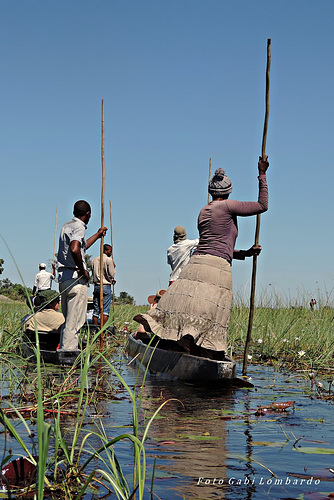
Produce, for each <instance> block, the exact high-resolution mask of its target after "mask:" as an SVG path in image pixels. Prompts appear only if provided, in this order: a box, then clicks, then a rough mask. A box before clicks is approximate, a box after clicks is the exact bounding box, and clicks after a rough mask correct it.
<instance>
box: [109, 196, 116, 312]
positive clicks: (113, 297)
mask: <svg viewBox="0 0 334 500" xmlns="http://www.w3.org/2000/svg"><path fill="white" fill-rule="evenodd" d="M109 211H110V245H111V258H112V260H113V261H114V242H113V234H112V211H111V201H110V200H109ZM112 313H113V322H114V314H115V285H114V283H113V284H112Z"/></svg>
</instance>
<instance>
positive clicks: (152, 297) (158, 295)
mask: <svg viewBox="0 0 334 500" xmlns="http://www.w3.org/2000/svg"><path fill="white" fill-rule="evenodd" d="M164 293H166V290H164V289H163V288H162V289H161V290H158V291H157V293H156V294H155V295H149V296H148V297H147V302H148V303H149V304H154V302H159V300H160V299H161V297H162V296H163V295H164Z"/></svg>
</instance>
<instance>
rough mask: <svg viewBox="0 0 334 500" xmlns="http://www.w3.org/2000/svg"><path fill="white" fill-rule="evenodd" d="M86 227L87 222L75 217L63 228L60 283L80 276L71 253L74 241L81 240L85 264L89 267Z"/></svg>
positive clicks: (59, 266)
mask: <svg viewBox="0 0 334 500" xmlns="http://www.w3.org/2000/svg"><path fill="white" fill-rule="evenodd" d="M86 227H87V226H86V224H85V223H84V222H83V221H82V220H81V219H78V218H77V217H73V219H72V220H70V221H68V222H66V224H64V225H63V227H62V228H61V232H60V236H59V248H58V255H57V260H58V277H59V279H58V281H59V283H62V282H63V281H66V280H69V279H71V278H77V277H78V273H77V271H76V269H77V265H76V263H75V262H74V260H73V257H72V253H71V243H72V241H79V243H80V251H81V256H82V261H83V265H84V268H85V269H87V267H86V262H85V253H86V239H85V233H86Z"/></svg>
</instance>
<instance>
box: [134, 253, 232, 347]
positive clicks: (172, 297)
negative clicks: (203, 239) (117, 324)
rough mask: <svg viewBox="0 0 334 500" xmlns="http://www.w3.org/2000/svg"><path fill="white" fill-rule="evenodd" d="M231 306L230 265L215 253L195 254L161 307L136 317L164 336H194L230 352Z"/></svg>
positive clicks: (201, 344) (199, 342)
mask: <svg viewBox="0 0 334 500" xmlns="http://www.w3.org/2000/svg"><path fill="white" fill-rule="evenodd" d="M231 306H232V276H231V266H230V264H229V263H228V262H227V261H226V260H225V259H222V258H220V257H215V256H213V255H193V256H192V257H191V259H190V261H189V263H188V264H187V265H186V266H185V267H184V268H183V270H182V271H181V274H180V276H179V278H178V279H177V280H176V281H175V282H174V283H173V284H172V285H170V286H169V287H168V289H167V292H166V293H165V294H164V295H163V296H162V298H161V299H160V301H159V303H158V306H157V307H156V308H155V309H152V310H151V311H149V312H148V313H147V314H140V315H138V316H136V317H135V320H136V321H138V322H139V323H142V324H143V325H144V327H145V329H146V330H147V331H151V332H153V333H155V334H156V335H158V336H159V337H160V338H162V339H167V340H173V341H180V340H181V339H182V338H183V337H184V336H185V335H190V336H191V337H193V339H194V342H195V344H196V345H198V346H199V347H202V348H204V349H210V350H213V351H225V352H226V348H227V346H226V337H227V328H228V324H229V319H230V311H231Z"/></svg>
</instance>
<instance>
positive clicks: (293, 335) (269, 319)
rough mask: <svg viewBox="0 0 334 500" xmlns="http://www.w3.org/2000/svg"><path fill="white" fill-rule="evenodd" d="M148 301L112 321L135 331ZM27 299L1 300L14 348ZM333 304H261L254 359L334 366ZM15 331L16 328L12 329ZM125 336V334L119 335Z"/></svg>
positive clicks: (232, 336)
mask: <svg viewBox="0 0 334 500" xmlns="http://www.w3.org/2000/svg"><path fill="white" fill-rule="evenodd" d="M147 309H148V306H131V305H120V306H115V312H114V314H113V318H114V324H115V326H116V329H117V331H118V332H123V331H124V330H128V331H129V332H130V331H135V330H136V329H137V327H138V324H137V323H136V322H135V321H133V317H134V316H135V315H136V314H138V313H139V312H145V311H147ZM28 312H29V311H28V308H27V306H26V305H25V304H23V303H17V302H15V303H14V302H13V303H7V302H6V303H2V304H1V305H0V332H2V333H1V346H2V350H3V348H4V346H6V347H7V348H9V349H11V350H14V349H15V340H17V341H20V338H21V337H20V333H19V330H20V320H21V318H22V317H23V316H24V314H27V313H28ZM248 314H249V311H248V307H247V306H246V305H238V306H234V307H233V308H232V312H231V320H230V326H229V333H228V346H229V347H228V349H229V353H228V354H230V355H232V356H234V357H238V356H241V355H242V352H243V347H244V343H245V339H246V334H247V326H248ZM333 320H334V310H333V309H332V307H329V306H327V305H325V306H322V305H321V303H320V304H319V303H318V305H317V309H316V310H313V311H311V310H310V309H308V308H307V307H287V306H284V305H282V306H281V307H274V308H269V307H257V308H256V309H255V314H254V321H253V331H252V342H251V346H250V350H249V354H250V356H252V359H251V360H250V362H251V363H258V362H261V363H262V362H269V363H270V362H271V361H273V362H274V363H277V362H279V363H280V364H287V366H288V367H289V368H290V369H292V370H293V369H308V368H312V369H317V370H319V371H328V370H329V371H330V370H331V367H332V362H333V357H334V337H333V334H332V330H333ZM14 332H16V333H14ZM120 338H121V339H122V338H123V339H124V340H125V338H126V337H123V336H121V337H120Z"/></svg>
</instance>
